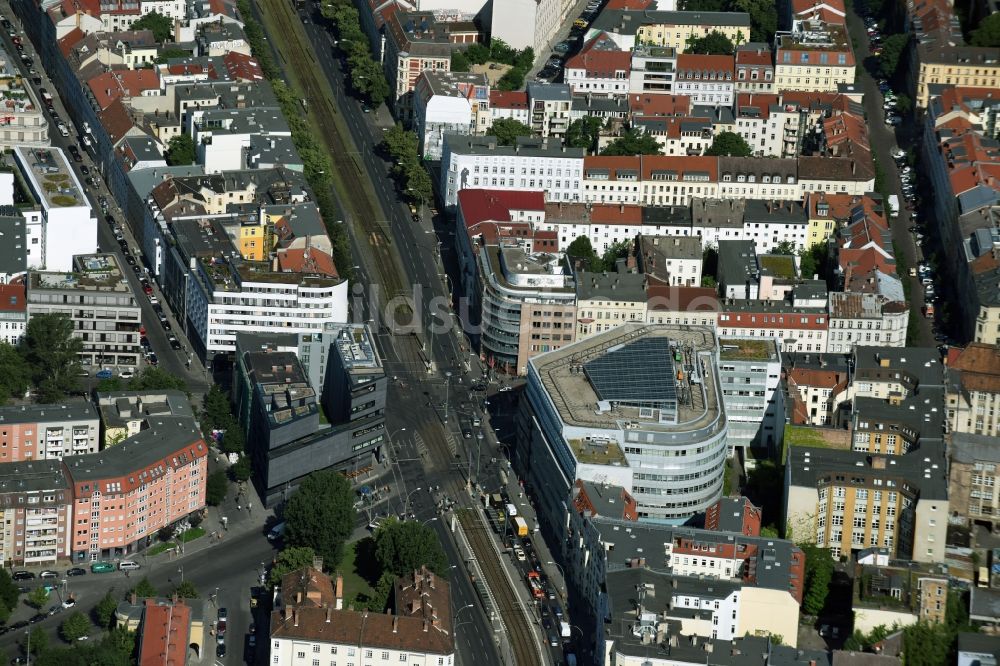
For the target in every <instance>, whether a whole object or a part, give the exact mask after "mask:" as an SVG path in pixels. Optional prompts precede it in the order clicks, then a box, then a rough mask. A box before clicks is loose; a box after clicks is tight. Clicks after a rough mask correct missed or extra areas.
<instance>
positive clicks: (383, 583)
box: [365, 571, 396, 613]
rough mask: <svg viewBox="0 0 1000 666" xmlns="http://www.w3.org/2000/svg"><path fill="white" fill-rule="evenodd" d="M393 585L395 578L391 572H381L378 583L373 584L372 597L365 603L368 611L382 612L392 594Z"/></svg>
mask: <svg viewBox="0 0 1000 666" xmlns="http://www.w3.org/2000/svg"><path fill="white" fill-rule="evenodd" d="M395 583H396V576H395V575H394V574H393V573H392V572H390V571H384V572H382V575H381V576H380V577H379V579H378V583H376V584H375V590H374V592H373V593H372V596H371V597H370V598H369V599H368V600H367V602H366V603H365V606H366V607H367V608H368V610H370V611H372V612H374V613H382V612H384V611H385V607H386V605H387V604H388V603H389V596H390V595H391V594H392V587H393V585H394V584H395Z"/></svg>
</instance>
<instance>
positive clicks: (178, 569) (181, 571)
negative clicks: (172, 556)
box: [177, 564, 184, 584]
mask: <svg viewBox="0 0 1000 666" xmlns="http://www.w3.org/2000/svg"><path fill="white" fill-rule="evenodd" d="M177 573H179V574H180V575H181V584H183V583H184V565H183V564H182V565H181V566H179V567H177Z"/></svg>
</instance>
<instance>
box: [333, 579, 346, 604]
mask: <svg viewBox="0 0 1000 666" xmlns="http://www.w3.org/2000/svg"><path fill="white" fill-rule="evenodd" d="M333 593H334V595H336V601H335V605H336V607H337V610H341V609H342V608H343V607H344V577H343V576H342V575H341V574H337V582H336V585H335V586H334V588H333Z"/></svg>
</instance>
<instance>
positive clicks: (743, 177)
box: [736, 174, 747, 183]
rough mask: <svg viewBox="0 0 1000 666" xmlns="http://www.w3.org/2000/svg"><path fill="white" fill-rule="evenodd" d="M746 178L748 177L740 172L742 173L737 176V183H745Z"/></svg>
mask: <svg viewBox="0 0 1000 666" xmlns="http://www.w3.org/2000/svg"><path fill="white" fill-rule="evenodd" d="M746 179H747V177H746V176H744V175H743V174H740V175H738V176H736V182H737V183H745V182H746Z"/></svg>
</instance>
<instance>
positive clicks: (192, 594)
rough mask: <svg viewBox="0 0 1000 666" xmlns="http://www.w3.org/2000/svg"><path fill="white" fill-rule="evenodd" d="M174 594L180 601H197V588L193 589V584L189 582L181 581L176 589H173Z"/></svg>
mask: <svg viewBox="0 0 1000 666" xmlns="http://www.w3.org/2000/svg"><path fill="white" fill-rule="evenodd" d="M174 594H176V595H177V596H178V597H180V598H181V599H197V598H198V588H197V587H195V585H194V583H192V582H191V581H190V580H182V581H181V582H180V583H179V584H178V585H177V587H175V588H174Z"/></svg>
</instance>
